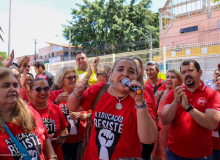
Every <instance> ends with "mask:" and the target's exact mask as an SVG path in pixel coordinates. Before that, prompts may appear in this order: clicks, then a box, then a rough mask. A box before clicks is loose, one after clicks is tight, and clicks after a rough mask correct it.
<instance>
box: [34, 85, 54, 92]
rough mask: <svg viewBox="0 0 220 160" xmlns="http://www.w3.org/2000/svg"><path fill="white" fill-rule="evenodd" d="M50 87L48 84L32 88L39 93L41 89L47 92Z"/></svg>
mask: <svg viewBox="0 0 220 160" xmlns="http://www.w3.org/2000/svg"><path fill="white" fill-rule="evenodd" d="M49 89H50V87H49V86H45V87H44V88H41V87H36V88H35V89H34V90H35V91H36V92H38V93H40V92H41V91H42V90H44V92H49Z"/></svg>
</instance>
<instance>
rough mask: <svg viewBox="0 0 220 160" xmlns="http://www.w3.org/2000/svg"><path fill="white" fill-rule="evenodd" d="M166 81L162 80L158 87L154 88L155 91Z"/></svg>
mask: <svg viewBox="0 0 220 160" xmlns="http://www.w3.org/2000/svg"><path fill="white" fill-rule="evenodd" d="M163 83H164V81H162V82H160V84H159V85H158V86H157V87H156V88H154V91H153V92H154V93H155V92H156V91H157V90H158V88H160V86H162V84H163Z"/></svg>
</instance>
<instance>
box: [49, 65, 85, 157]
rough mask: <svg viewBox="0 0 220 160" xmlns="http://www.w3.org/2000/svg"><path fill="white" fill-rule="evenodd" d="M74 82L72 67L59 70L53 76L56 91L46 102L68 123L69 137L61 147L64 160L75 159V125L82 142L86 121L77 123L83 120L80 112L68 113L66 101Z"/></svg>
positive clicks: (76, 143) (74, 75)
mask: <svg viewBox="0 0 220 160" xmlns="http://www.w3.org/2000/svg"><path fill="white" fill-rule="evenodd" d="M76 80H77V75H76V71H75V69H74V68H73V67H71V66H70V67H62V68H60V69H59V71H58V72H57V74H56V76H55V84H54V86H56V87H54V86H53V87H52V88H56V89H57V90H53V91H51V92H50V97H49V99H48V102H50V103H54V104H56V105H58V106H59V107H60V108H61V110H62V112H63V114H64V116H65V117H66V119H67V121H68V129H69V137H68V138H67V139H66V141H65V143H64V144H63V145H62V151H63V159H64V160H69V159H72V160H75V159H76V151H77V148H78V144H79V138H78V135H77V128H76V127H77V126H76V125H75V124H76V123H78V131H79V135H80V140H83V137H84V134H85V127H86V121H84V120H80V121H78V118H81V119H83V118H84V115H85V114H82V113H81V112H70V111H69V109H68V107H67V99H68V97H69V95H70V94H71V93H73V91H74V89H75V85H76ZM72 117H75V118H74V119H76V120H73V119H72Z"/></svg>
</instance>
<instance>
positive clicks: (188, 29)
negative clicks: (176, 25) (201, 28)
mask: <svg viewBox="0 0 220 160" xmlns="http://www.w3.org/2000/svg"><path fill="white" fill-rule="evenodd" d="M194 31H198V26H193V27H188V28H182V29H180V33H181V34H182V33H188V32H194Z"/></svg>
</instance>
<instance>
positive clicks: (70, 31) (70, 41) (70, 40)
mask: <svg viewBox="0 0 220 160" xmlns="http://www.w3.org/2000/svg"><path fill="white" fill-rule="evenodd" d="M69 60H71V26H69Z"/></svg>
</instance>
